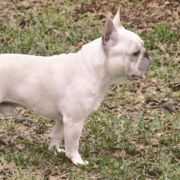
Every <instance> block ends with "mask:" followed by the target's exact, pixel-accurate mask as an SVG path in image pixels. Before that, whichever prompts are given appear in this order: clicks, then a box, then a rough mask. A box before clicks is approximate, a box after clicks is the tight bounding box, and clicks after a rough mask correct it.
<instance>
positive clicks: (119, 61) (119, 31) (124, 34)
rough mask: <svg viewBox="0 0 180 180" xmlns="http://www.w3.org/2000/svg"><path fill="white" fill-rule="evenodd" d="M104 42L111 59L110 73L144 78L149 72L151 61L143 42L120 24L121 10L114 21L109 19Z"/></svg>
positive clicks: (103, 37) (104, 33) (103, 38)
mask: <svg viewBox="0 0 180 180" xmlns="http://www.w3.org/2000/svg"><path fill="white" fill-rule="evenodd" d="M102 42H103V46H104V49H105V51H106V52H107V54H109V57H111V59H110V62H109V65H108V68H109V73H110V74H112V75H114V76H118V75H123V74H125V75H127V76H129V77H131V76H138V77H139V76H142V75H143V74H144V73H146V71H147V70H148V68H149V66H150V64H151V59H150V58H149V56H148V53H147V51H146V49H145V47H144V42H143V40H142V39H141V38H140V37H139V36H138V35H137V34H136V33H134V32H131V31H129V30H126V29H125V28H124V27H123V26H122V25H121V23H120V18H119V10H118V12H117V14H116V16H115V18H114V19H113V21H112V20H111V19H107V21H106V24H105V28H104V32H103V36H102Z"/></svg>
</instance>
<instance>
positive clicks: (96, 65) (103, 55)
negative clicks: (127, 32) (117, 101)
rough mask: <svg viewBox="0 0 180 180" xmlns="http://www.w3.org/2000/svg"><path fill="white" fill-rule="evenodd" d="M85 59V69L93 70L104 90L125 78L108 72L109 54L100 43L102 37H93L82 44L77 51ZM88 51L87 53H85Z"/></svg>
mask: <svg viewBox="0 0 180 180" xmlns="http://www.w3.org/2000/svg"><path fill="white" fill-rule="evenodd" d="M79 52H80V53H82V55H83V57H84V58H83V59H84V60H85V61H86V63H85V65H86V67H87V70H88V71H89V70H91V71H93V73H94V74H95V76H96V78H98V79H99V80H100V82H101V83H102V84H101V85H100V86H101V88H102V89H104V90H105V91H106V90H107V89H108V88H109V87H110V86H111V85H113V84H116V83H120V82H123V81H124V80H126V79H127V77H126V75H124V76H121V77H117V78H115V77H112V76H111V75H109V72H108V67H107V66H108V63H109V62H108V61H109V60H110V55H109V53H108V52H106V50H105V49H104V47H103V45H102V38H98V39H95V40H94V41H92V42H90V43H88V44H86V45H84V46H83V47H82V49H81V50H80V51H79ZM87 52H88V53H87Z"/></svg>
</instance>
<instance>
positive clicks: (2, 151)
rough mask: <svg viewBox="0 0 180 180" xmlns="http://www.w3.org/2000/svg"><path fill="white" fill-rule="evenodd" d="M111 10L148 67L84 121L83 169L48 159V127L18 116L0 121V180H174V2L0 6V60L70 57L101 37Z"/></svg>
mask: <svg viewBox="0 0 180 180" xmlns="http://www.w3.org/2000/svg"><path fill="white" fill-rule="evenodd" d="M118 7H120V11H121V21H122V24H123V25H124V26H125V27H126V28H128V29H130V30H132V31H134V32H136V33H138V34H139V35H140V36H141V37H142V38H143V39H144V40H145V45H146V48H147V49H148V51H149V54H150V56H151V58H152V60H153V63H152V66H151V68H150V70H149V72H148V74H147V75H146V76H144V77H143V78H142V79H139V80H134V81H127V82H125V83H123V84H118V85H115V86H112V87H111V88H110V90H109V91H108V92H107V95H106V97H105V99H104V101H103V102H102V105H101V107H100V108H99V110H98V111H97V112H95V113H94V114H92V115H91V116H90V117H89V118H88V120H87V121H86V123H85V127H84V129H83V135H82V138H81V142H80V143H81V145H80V152H81V154H82V156H83V158H85V159H86V160H88V161H89V163H90V164H89V165H88V166H75V165H73V164H72V163H71V162H70V161H69V160H68V159H67V158H66V157H65V155H64V154H61V153H55V152H53V151H49V150H48V142H49V139H48V135H49V133H50V132H51V129H52V126H53V124H54V121H53V120H49V119H45V118H43V117H39V116H38V115H37V114H35V113H34V112H32V111H31V110H29V109H22V108H18V109H17V111H16V117H8V118H4V117H3V116H0V179H3V180H60V179H73V180H74V179H77V180H79V179H82V180H85V179H87V180H91V179H92V180H94V179H96V180H116V179H117V180H119V179H122V180H135V179H138V180H141V179H142V180H156V179H158V180H172V179H173V180H179V178H180V164H179V161H180V73H179V72H180V41H179V39H180V33H179V29H180V18H179V16H180V3H179V1H178V0H171V1H166V0H132V1H130V0H122V1H118V0H111V1H107V0H92V1H88V0H86V1H85V0H84V1H83V0H80V1H78V3H77V1H70V0H67V1H63V0H53V1H48V0H39V1H35V0H28V1H27V0H11V1H10V0H9V1H5V0H4V1H3V0H1V2H0V10H1V13H0V53H25V54H36V55H53V54H60V53H63V52H66V53H68V52H75V51H77V50H78V49H80V48H81V46H82V45H83V44H85V43H88V42H90V41H91V40H93V39H95V38H97V37H99V36H101V31H102V28H103V25H104V22H105V19H106V17H113V15H114V14H115V13H116V11H117V9H118ZM62 147H63V144H62Z"/></svg>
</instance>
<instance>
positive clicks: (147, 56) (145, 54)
mask: <svg viewBox="0 0 180 180" xmlns="http://www.w3.org/2000/svg"><path fill="white" fill-rule="evenodd" d="M144 57H145V58H147V59H149V54H148V53H147V51H146V52H145V53H144Z"/></svg>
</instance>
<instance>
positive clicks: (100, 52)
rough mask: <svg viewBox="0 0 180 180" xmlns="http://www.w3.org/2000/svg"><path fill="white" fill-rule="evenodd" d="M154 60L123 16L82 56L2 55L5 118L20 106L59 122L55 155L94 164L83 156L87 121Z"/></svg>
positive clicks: (0, 104)
mask: <svg viewBox="0 0 180 180" xmlns="http://www.w3.org/2000/svg"><path fill="white" fill-rule="evenodd" d="M150 64H151V60H150V58H149V57H148V54H147V52H146V49H145V48H144V42H143V40H142V39H141V38H140V37H139V36H138V35H137V34H135V33H133V32H131V31H129V30H126V29H125V28H124V27H123V26H122V25H121V23H120V18H119V10H118V12H117V14H116V16H115V18H114V19H113V20H111V19H110V18H108V19H107V20H106V23H105V27H104V31H103V35H102V37H100V38H98V39H96V40H94V41H92V42H90V43H88V44H86V45H84V46H83V47H82V49H81V50H80V51H78V52H77V53H70V54H61V55H55V56H51V57H43V56H32V55H23V54H1V55H0V113H1V114H2V115H4V116H8V115H14V110H15V108H16V107H17V106H22V107H28V108H31V109H32V110H34V111H35V112H37V113H38V114H40V115H42V116H45V117H48V118H52V119H56V124H55V126H54V128H53V130H52V133H51V135H50V137H51V140H50V147H49V148H50V149H51V148H52V147H54V146H55V147H56V148H57V150H58V151H59V152H61V151H64V150H62V149H60V148H59V145H60V142H61V140H62V139H63V138H64V140H65V153H66V156H67V157H68V158H70V159H71V160H72V162H73V163H74V164H88V162H87V161H83V160H82V158H81V156H80V154H79V152H78V148H79V139H80V136H81V133H82V128H83V124H84V121H85V119H86V118H87V117H88V116H89V115H90V114H91V113H92V112H94V111H96V110H97V109H98V107H99V106H100V104H101V101H102V99H103V97H104V95H105V92H106V91H107V90H108V88H109V87H110V86H111V85H112V84H115V83H119V82H122V81H124V80H126V79H127V78H128V77H131V76H138V77H139V76H142V75H143V74H144V73H145V72H146V71H147V70H148V68H149V66H150Z"/></svg>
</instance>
